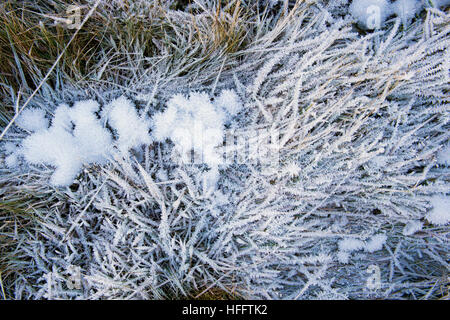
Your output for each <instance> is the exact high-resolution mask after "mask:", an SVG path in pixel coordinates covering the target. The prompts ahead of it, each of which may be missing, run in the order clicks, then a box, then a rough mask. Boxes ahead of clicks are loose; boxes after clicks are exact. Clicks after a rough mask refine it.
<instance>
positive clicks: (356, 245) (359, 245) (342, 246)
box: [339, 238, 364, 252]
mask: <svg viewBox="0 0 450 320" xmlns="http://www.w3.org/2000/svg"><path fill="white" fill-rule="evenodd" d="M363 248H364V241H362V240H359V239H352V238H348V239H343V240H341V241H340V242H339V250H340V251H344V252H352V251H358V250H361V249H363Z"/></svg>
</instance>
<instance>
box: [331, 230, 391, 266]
mask: <svg viewBox="0 0 450 320" xmlns="http://www.w3.org/2000/svg"><path fill="white" fill-rule="evenodd" d="M386 240H387V236H386V235H385V234H381V233H380V234H376V235H374V236H372V237H371V238H370V239H369V240H367V241H363V240H359V239H354V238H346V239H342V240H341V241H339V243H338V247H339V251H338V253H337V255H336V256H337V259H338V261H339V262H341V263H348V261H349V259H350V255H351V253H352V252H354V251H359V250H364V251H366V252H369V253H373V252H375V251H379V250H381V249H383V245H384V244H385V243H386Z"/></svg>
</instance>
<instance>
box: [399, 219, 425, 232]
mask: <svg viewBox="0 0 450 320" xmlns="http://www.w3.org/2000/svg"><path fill="white" fill-rule="evenodd" d="M420 230H422V222H420V221H417V220H413V221H409V222H408V223H407V224H406V226H405V227H404V228H403V232H402V233H403V235H404V236H410V235H413V234H414V233H416V232H417V231H420Z"/></svg>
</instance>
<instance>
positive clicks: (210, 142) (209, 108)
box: [153, 90, 242, 188]
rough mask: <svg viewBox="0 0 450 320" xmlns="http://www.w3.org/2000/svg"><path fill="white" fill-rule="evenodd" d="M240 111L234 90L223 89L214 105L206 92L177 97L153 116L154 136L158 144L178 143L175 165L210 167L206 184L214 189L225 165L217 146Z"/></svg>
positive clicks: (178, 95)
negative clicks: (228, 124) (193, 164)
mask: <svg viewBox="0 0 450 320" xmlns="http://www.w3.org/2000/svg"><path fill="white" fill-rule="evenodd" d="M241 108H242V105H241V103H240V102H239V99H238V96H237V94H236V93H235V92H234V90H223V91H222V92H221V94H220V95H219V96H218V97H217V98H216V99H215V101H214V102H211V99H210V97H209V96H208V94H206V93H204V92H191V93H190V95H189V97H186V96H184V95H182V94H177V95H175V96H173V97H172V98H171V99H170V100H169V101H168V102H167V109H166V110H165V111H164V112H161V113H158V114H155V115H154V117H153V135H154V138H155V140H157V141H161V142H163V141H165V140H166V139H170V140H171V141H172V142H173V143H174V144H175V149H174V151H175V152H176V156H175V157H178V159H175V160H176V162H178V163H191V162H192V160H194V162H196V163H205V164H207V165H208V166H209V167H210V170H209V171H208V172H206V173H205V176H204V178H205V184H207V185H208V188H210V187H211V188H214V186H215V184H216V182H217V180H218V178H219V164H220V163H221V162H222V155H221V154H220V153H219V152H217V151H216V147H217V146H219V145H220V144H222V143H223V138H224V125H225V123H226V122H228V121H229V120H230V119H231V117H232V116H234V115H236V114H237V113H238V112H239V111H240V110H241ZM192 150H193V151H194V159H191V151H192Z"/></svg>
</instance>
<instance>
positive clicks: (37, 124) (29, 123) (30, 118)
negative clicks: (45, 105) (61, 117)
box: [15, 108, 48, 132]
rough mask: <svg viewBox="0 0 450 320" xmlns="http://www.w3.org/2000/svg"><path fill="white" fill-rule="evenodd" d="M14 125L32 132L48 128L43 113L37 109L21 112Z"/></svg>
mask: <svg viewBox="0 0 450 320" xmlns="http://www.w3.org/2000/svg"><path fill="white" fill-rule="evenodd" d="M15 123H16V125H17V126H18V127H19V128H21V129H24V130H26V131H32V132H34V131H38V130H43V129H47V128H48V119H47V118H46V117H45V111H44V110H42V109H39V108H29V109H25V110H23V111H22V113H21V114H20V116H19V117H18V118H17V120H16V122H15Z"/></svg>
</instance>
